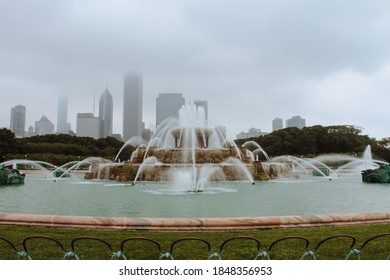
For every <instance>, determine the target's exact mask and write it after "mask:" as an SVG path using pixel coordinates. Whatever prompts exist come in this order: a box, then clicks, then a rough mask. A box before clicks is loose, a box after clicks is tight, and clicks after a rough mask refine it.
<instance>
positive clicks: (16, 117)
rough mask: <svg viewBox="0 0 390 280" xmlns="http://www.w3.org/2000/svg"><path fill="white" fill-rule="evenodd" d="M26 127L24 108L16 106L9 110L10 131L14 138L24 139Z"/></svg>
mask: <svg viewBox="0 0 390 280" xmlns="http://www.w3.org/2000/svg"><path fill="white" fill-rule="evenodd" d="M25 127H26V107H25V106H23V105H17V106H15V107H14V108H11V124H10V129H11V131H12V132H13V133H15V136H16V137H24V136H25V134H26V132H25Z"/></svg>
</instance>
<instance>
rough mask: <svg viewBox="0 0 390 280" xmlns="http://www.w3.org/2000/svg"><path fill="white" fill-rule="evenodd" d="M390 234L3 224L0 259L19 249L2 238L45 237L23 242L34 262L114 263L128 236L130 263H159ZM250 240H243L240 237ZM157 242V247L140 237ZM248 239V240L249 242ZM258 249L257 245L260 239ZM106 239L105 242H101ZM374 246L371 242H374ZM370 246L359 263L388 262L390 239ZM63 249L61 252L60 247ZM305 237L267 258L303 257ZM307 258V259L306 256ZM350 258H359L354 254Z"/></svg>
mask: <svg viewBox="0 0 390 280" xmlns="http://www.w3.org/2000/svg"><path fill="white" fill-rule="evenodd" d="M383 233H390V224H379V225H359V226H346V227H322V228H297V229H272V230H253V231H228V232H154V231H112V230H86V229H66V228H44V227H24V226H5V225H2V226H0V259H17V254H16V252H15V250H13V249H12V247H11V246H10V245H9V244H8V243H7V242H6V241H4V240H1V237H2V238H4V239H6V240H9V241H10V242H11V243H12V244H14V245H15V247H16V251H18V252H21V251H24V248H23V241H24V240H25V239H26V238H28V237H31V236H37V235H38V236H47V237H50V238H51V239H42V238H38V237H37V238H31V239H28V240H27V241H26V242H25V245H26V249H27V251H28V253H29V254H30V255H31V257H32V258H33V259H43V260H52V259H62V258H63V256H64V251H65V252H69V251H73V250H74V251H75V252H76V253H77V254H78V256H79V257H80V258H81V259H94V260H97V259H110V258H111V256H112V252H117V251H119V250H120V248H121V243H122V241H123V240H125V239H127V238H135V239H133V240H129V241H128V242H126V243H125V244H124V247H123V251H124V252H125V255H126V257H127V258H128V259H139V260H144V259H158V258H159V256H160V253H159V250H158V245H160V246H161V251H163V252H170V251H171V245H172V244H173V243H174V242H175V241H177V240H179V239H182V238H189V237H191V238H192V239H191V240H180V241H179V242H176V243H175V244H174V248H173V253H172V255H173V256H174V258H175V259H194V260H195V259H207V257H208V253H209V248H208V246H210V252H211V253H215V252H219V251H220V246H221V244H222V243H223V242H224V241H226V240H228V239H231V238H233V240H231V242H228V243H226V244H225V246H224V247H223V250H222V251H221V252H219V253H220V255H221V256H222V259H253V258H254V257H255V256H256V254H257V253H258V252H259V250H258V247H259V248H260V250H267V251H268V248H269V246H270V245H271V244H272V243H273V242H275V241H276V240H278V239H280V238H283V237H287V236H301V237H304V238H305V239H307V240H308V241H309V246H308V248H307V250H311V251H313V250H314V249H315V247H316V245H317V244H318V243H319V242H320V241H321V240H323V239H325V238H328V237H330V236H334V235H340V234H344V235H346V234H348V235H352V236H353V237H354V238H355V239H356V243H355V244H354V245H353V248H360V246H361V245H362V244H363V243H364V242H365V241H366V240H367V239H369V238H370V237H373V236H375V235H378V234H383ZM84 236H92V237H94V238H93V239H83V238H82V239H79V240H76V241H75V242H74V243H73V250H72V246H71V245H72V240H74V239H77V238H79V237H84ZM239 236H246V237H247V238H245V239H242V238H241V239H236V238H237V237H239ZM140 237H142V238H148V239H152V240H155V241H156V243H157V244H155V243H152V242H150V241H149V240H144V239H142V238H140ZM248 237H250V238H248ZM256 240H258V241H259V243H260V246H258V243H257V241H256ZM351 240H352V239H351V238H343V237H339V238H333V239H332V240H329V241H328V242H326V243H324V244H323V245H322V246H321V247H320V248H319V249H318V250H317V252H316V254H317V258H318V259H327V260H332V259H344V257H345V256H346V255H347V254H348V252H349V249H350V248H349V247H350V246H351ZM102 241H105V242H102ZM371 243H372V244H371ZM371 243H370V244H368V245H367V246H366V247H365V248H364V250H362V252H361V259H369V260H376V259H386V258H387V257H388V256H390V235H387V236H385V237H383V238H378V239H377V240H374V241H373V242H371ZM61 246H63V249H64V250H62V248H61ZM305 246H306V243H305V240H304V239H303V238H292V239H287V240H283V241H282V242H279V243H277V244H275V245H274V246H273V247H272V250H271V252H269V255H270V256H271V259H299V258H300V257H301V256H302V255H303V253H304V251H305V250H304V249H305ZM308 259H309V258H308ZM352 259H356V256H353V258H352Z"/></svg>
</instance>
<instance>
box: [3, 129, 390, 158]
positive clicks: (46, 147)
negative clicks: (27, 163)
mask: <svg viewBox="0 0 390 280" xmlns="http://www.w3.org/2000/svg"><path fill="white" fill-rule="evenodd" d="M249 140H251V141H255V142H256V143H258V144H259V145H260V146H261V147H262V148H263V149H264V150H265V151H266V152H267V154H268V155H269V156H271V157H275V156H280V155H293V156H303V157H313V156H316V155H321V154H329V153H345V154H353V155H355V154H356V155H359V154H361V153H362V152H363V151H364V149H365V148H366V147H367V145H371V150H372V153H373V154H374V155H375V156H376V157H378V158H380V159H383V160H386V161H388V162H390V137H389V138H384V139H381V140H376V139H375V138H370V137H369V136H367V135H363V134H362V130H361V129H360V128H358V127H355V126H349V125H338V126H320V125H317V126H311V127H304V128H302V129H299V128H285V129H281V130H277V131H274V132H272V133H270V134H267V135H265V136H260V137H257V138H250V139H240V140H236V143H237V145H238V146H241V145H243V144H244V143H245V142H247V141H249ZM123 145H124V142H123V141H120V140H118V139H116V138H113V137H106V138H101V139H94V138H91V137H77V136H71V135H67V134H58V135H57V134H49V135H42V136H32V137H25V138H16V137H15V135H14V133H13V132H11V131H10V130H8V129H5V128H3V129H0V162H3V161H7V160H10V159H30V160H40V161H46V162H50V163H52V164H55V165H62V164H64V163H67V162H69V161H74V160H80V159H84V158H86V157H103V158H106V159H110V160H113V159H114V158H115V156H116V155H117V153H118V152H119V150H120V149H121V147H122V146H123ZM134 149H135V147H131V146H127V147H126V148H125V149H124V150H123V152H122V153H121V155H120V158H119V159H120V160H121V161H123V160H126V159H129V158H130V156H131V153H132V152H133V151H134Z"/></svg>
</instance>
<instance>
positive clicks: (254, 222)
mask: <svg viewBox="0 0 390 280" xmlns="http://www.w3.org/2000/svg"><path fill="white" fill-rule="evenodd" d="M384 223H390V211H386V212H380V213H349V214H329V215H307V216H264V217H248V218H116V217H112V218H111V217H110V218H106V217H88V216H56V215H54V216H53V215H33V214H11V213H0V224H1V225H23V226H44V227H65V228H89V229H120V230H155V231H208V230H209V231H215V230H256V229H274V228H299V227H323V226H346V225H357V224H384Z"/></svg>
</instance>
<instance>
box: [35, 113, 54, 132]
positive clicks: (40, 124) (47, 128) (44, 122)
mask: <svg viewBox="0 0 390 280" xmlns="http://www.w3.org/2000/svg"><path fill="white" fill-rule="evenodd" d="M53 133H54V124H53V123H52V122H51V121H50V120H49V119H48V118H47V117H46V116H42V118H41V119H40V120H39V121H36V122H35V134H36V135H45V134H53Z"/></svg>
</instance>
